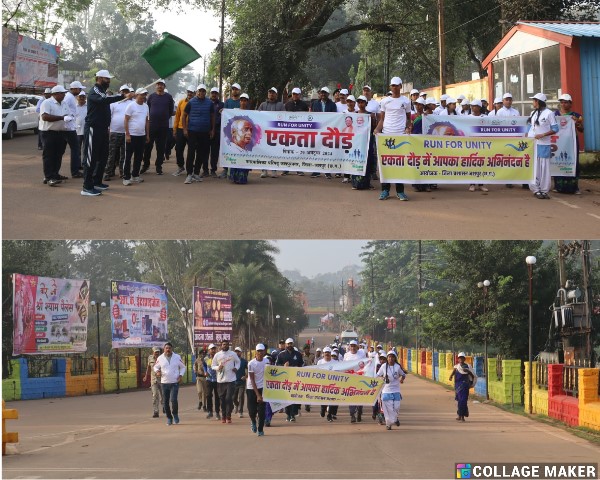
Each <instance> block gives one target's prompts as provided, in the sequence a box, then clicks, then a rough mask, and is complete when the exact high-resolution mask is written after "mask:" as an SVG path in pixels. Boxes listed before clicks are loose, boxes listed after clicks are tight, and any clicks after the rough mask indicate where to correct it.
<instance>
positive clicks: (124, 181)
mask: <svg viewBox="0 0 600 480" xmlns="http://www.w3.org/2000/svg"><path fill="white" fill-rule="evenodd" d="M123 185H125V186H126V187H128V186H129V185H131V180H125V179H123Z"/></svg>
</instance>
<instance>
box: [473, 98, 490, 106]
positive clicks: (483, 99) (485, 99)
mask: <svg viewBox="0 0 600 480" xmlns="http://www.w3.org/2000/svg"><path fill="white" fill-rule="evenodd" d="M483 102H487V98H482V99H481V103H483ZM471 105H473V104H472V103H471Z"/></svg>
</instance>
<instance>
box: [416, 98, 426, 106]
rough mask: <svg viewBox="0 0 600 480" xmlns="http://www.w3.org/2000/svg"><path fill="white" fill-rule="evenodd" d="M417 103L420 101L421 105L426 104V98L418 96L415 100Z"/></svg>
mask: <svg viewBox="0 0 600 480" xmlns="http://www.w3.org/2000/svg"><path fill="white" fill-rule="evenodd" d="M415 103H420V104H421V105H425V104H426V102H425V99H424V98H421V97H419V98H417V99H416V100H415Z"/></svg>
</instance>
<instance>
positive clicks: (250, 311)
mask: <svg viewBox="0 0 600 480" xmlns="http://www.w3.org/2000/svg"><path fill="white" fill-rule="evenodd" d="M246 315H248V351H249V352H250V351H251V350H252V349H251V348H250V345H252V341H251V337H252V330H251V329H252V317H253V316H254V310H250V309H249V308H248V309H247V310H246Z"/></svg>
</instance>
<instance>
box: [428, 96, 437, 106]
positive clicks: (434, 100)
mask: <svg viewBox="0 0 600 480" xmlns="http://www.w3.org/2000/svg"><path fill="white" fill-rule="evenodd" d="M430 103H433V104H434V105H436V104H437V100H436V99H435V98H433V97H427V98H426V99H425V105H428V104H430Z"/></svg>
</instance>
